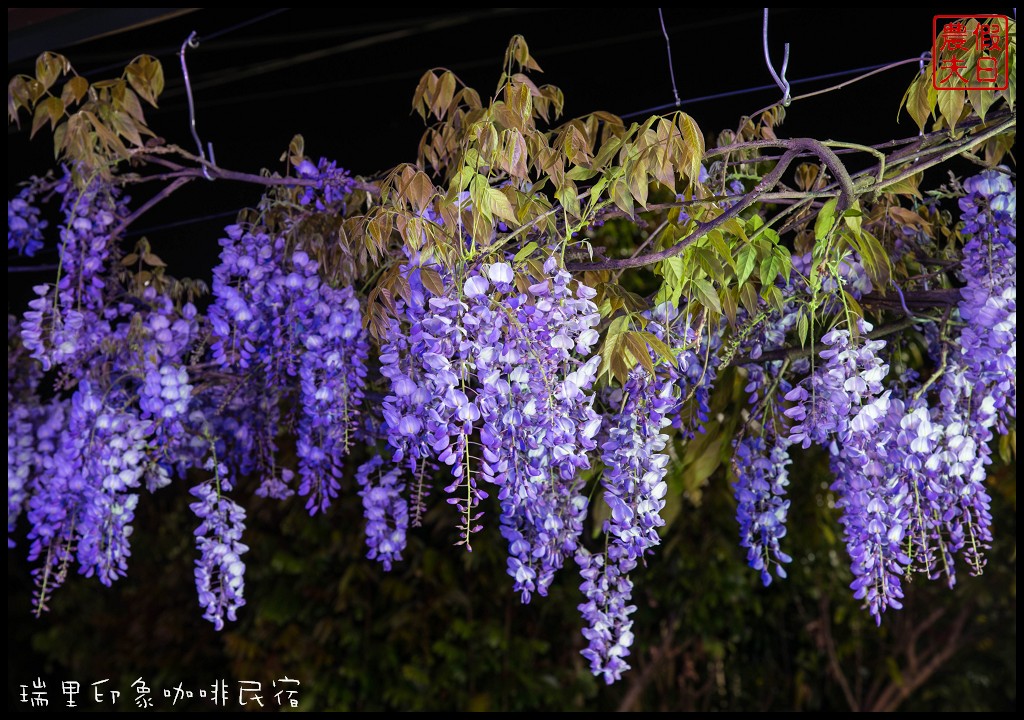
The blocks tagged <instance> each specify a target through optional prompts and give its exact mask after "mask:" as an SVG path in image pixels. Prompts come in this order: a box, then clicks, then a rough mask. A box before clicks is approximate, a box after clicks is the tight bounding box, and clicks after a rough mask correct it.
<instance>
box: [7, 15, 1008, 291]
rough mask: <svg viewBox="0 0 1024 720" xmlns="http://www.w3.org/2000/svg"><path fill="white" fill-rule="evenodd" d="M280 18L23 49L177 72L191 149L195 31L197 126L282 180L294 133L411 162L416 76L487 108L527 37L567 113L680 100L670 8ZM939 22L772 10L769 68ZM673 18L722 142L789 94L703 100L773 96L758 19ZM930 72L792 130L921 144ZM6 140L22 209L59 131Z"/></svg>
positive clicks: (194, 253) (102, 20) (191, 230)
mask: <svg viewBox="0 0 1024 720" xmlns="http://www.w3.org/2000/svg"><path fill="white" fill-rule="evenodd" d="M134 10H137V11H142V10H146V9H134ZM964 11H965V8H962V7H959V8H956V9H955V10H952V11H949V12H961V13H962V12H964ZM1005 11H1006V12H1011V11H1010V10H1009V9H1006V10H1005ZM23 12H30V13H31V12H36V11H31V10H28V11H23ZM268 12H269V10H268V9H263V8H260V9H250V10H241V11H239V10H215V9H203V10H199V11H196V12H192V13H187V14H184V15H179V16H177V17H173V18H171V19H169V20H165V21H162V22H158V23H154V24H149V25H146V26H143V27H140V28H138V29H134V30H128V31H122V32H118V33H116V34H112V35H107V36H104V37H101V38H100V39H94V40H88V41H84V42H78V43H75V44H68V43H69V42H70V40H71V39H74V38H82V37H89V36H91V35H95V34H96V33H98V32H102V31H107V30H110V29H111V28H114V27H117V26H119V25H124V24H131V23H134V22H137V21H138V18H137V17H134V16H130V15H129V14H128V11H127V10H116V9H109V8H108V9H106V13H103V12H100V11H95V10H81V11H78V12H77V13H72V14H70V15H64V16H62V17H58V18H56V19H50V20H48V21H44V22H42V23H39V24H36V25H31V26H28V27H24V28H23V27H20V25H19V23H18V22H16V20H19V19H20V18H19V17H18V16H16V14H14V13H13V12H12V11H10V10H9V13H8V20H9V23H8V28H9V30H8V41H9V44H8V47H9V54H11V53H20V54H21V55H22V56H24V58H33V57H34V56H35V54H37V53H38V52H40V51H42V50H44V49H51V50H55V51H59V52H62V53H64V54H66V55H67V57H68V58H69V59H70V60H71V62H72V64H73V65H74V66H75V67H76V69H77V70H78V71H79V72H80V73H81V74H83V75H85V76H86V77H88V78H89V79H90V80H95V79H99V78H103V77H109V76H111V75H112V74H115V73H118V72H119V70H120V68H121V67H123V65H124V64H125V63H127V62H128V61H129V60H130V59H131V58H132V57H134V56H135V55H138V54H141V53H150V54H154V55H156V56H157V57H159V58H160V59H161V61H163V63H164V67H165V73H166V77H167V88H166V91H165V93H164V96H163V97H162V99H161V104H160V109H159V110H149V111H148V112H147V117H148V119H149V122H150V125H151V127H153V128H154V129H155V130H156V132H157V133H158V134H160V135H162V136H164V137H166V138H167V139H168V140H169V141H171V142H177V143H180V144H182V145H183V146H184V147H186V148H188V149H194V143H193V142H192V140H191V138H190V136H189V134H188V111H187V103H186V99H185V94H184V91H183V83H182V74H181V68H180V66H179V64H178V58H177V49H178V47H180V45H181V43H182V41H183V40H184V39H185V38H186V37H188V35H189V33H190V32H191V31H193V30H195V31H196V32H197V33H198V34H199V37H200V45H199V47H198V48H197V49H195V50H190V51H189V52H188V60H189V72H190V75H191V77H192V83H193V88H194V91H195V100H196V106H197V110H196V113H197V115H196V122H197V126H198V130H199V132H200V135H201V137H202V139H203V141H204V143H205V142H207V141H210V142H212V143H213V144H214V149H215V152H216V159H217V162H218V163H219V164H220V165H222V166H223V167H226V168H230V169H234V170H244V171H249V172H257V171H258V170H259V169H260V168H261V167H274V168H278V167H280V166H279V164H278V157H279V156H280V154H281V152H282V151H283V150H284V149H285V148H286V147H287V145H288V141H289V140H290V138H291V137H292V135H293V134H295V133H301V134H303V135H304V136H305V139H306V149H307V154H309V155H311V156H312V157H314V158H316V157H318V156H321V155H323V156H327V157H330V158H332V159H334V160H337V161H338V163H339V164H341V165H342V166H344V167H347V168H349V169H351V170H352V171H353V172H355V173H358V174H371V173H374V172H376V171H380V170H383V169H386V168H388V167H390V166H392V165H394V164H396V163H399V162H403V161H411V160H414V159H415V153H416V144H417V141H418V138H419V135H420V133H421V132H422V128H423V125H422V123H421V121H420V118H419V117H418V116H415V115H412V114H411V112H410V100H411V97H412V92H413V89H414V88H415V86H416V82H417V80H418V78H419V76H420V75H421V74H422V73H423V71H424V70H426V69H428V68H431V67H447V68H450V69H452V70H454V71H455V72H456V73H457V74H458V75H459V76H460V77H461V78H462V79H463V80H464V81H465V82H466V83H467V84H469V85H471V86H473V87H475V88H477V89H478V90H479V91H480V93H481V95H482V96H483V97H484V98H485V99H486V97H487V96H488V95H489V94H490V93H491V92H493V88H494V86H495V83H496V81H497V77H498V73H499V72H500V63H501V58H502V54H503V52H504V49H505V46H506V44H507V42H508V39H509V38H510V37H511V36H512V35H513V34H515V33H520V34H523V35H524V36H525V37H526V39H527V41H528V42H529V44H530V49H531V52H532V54H533V55H534V57H535V58H536V59H537V60H538V61H539V63H540V64H541V66H542V67H543V68H544V70H545V73H544V74H543V76H541V78H540V80H541V81H542V82H549V83H553V84H555V85H558V86H560V87H561V88H562V90H563V91H564V93H565V96H566V116H567V117H571V116H574V115H579V114H583V113H585V112H589V111H591V110H595V109H604V110H608V111H611V112H614V113H617V114H621V115H627V114H630V113H635V112H637V111H641V110H645V109H647V108H651V107H653V106H658V105H664V104H666V103H671V102H672V100H673V97H672V87H671V82H670V79H669V69H668V62H667V58H666V52H665V43H664V39H663V37H662V34H661V29H660V26H659V22H658V11H657V8H634V9H631V10H630V11H629V12H628V13H627V12H624V11H623V9H621V8H619V9H616V10H606V9H588V10H579V9H568V8H550V9H548V8H507V9H497V10H496V9H436V10H427V9H421V10H413V11H410V10H405V9H402V10H398V9H396V8H388V9H386V10H385V9H381V8H379V7H376V6H373V5H370V6H364V7H360V8H358V9H352V10H347V11H345V12H344V13H342V12H340V11H335V12H329V13H325V12H324V11H321V10H314V9H309V8H292V9H287V10H283V11H281V12H278V13H277V14H274V15H273V16H271V17H265V16H266V14H267V13H268ZM936 12H943V10H942V9H934V8H932V9H928V10H921V9H900V8H897V9H890V10H888V11H886V12H885V13H881V12H879V11H877V10H864V9H852V8H851V9H841V10H839V9H827V10H826V9H818V10H810V9H785V8H780V9H773V10H772V13H771V22H770V27H769V38H770V44H771V48H772V52H773V58H774V59H775V61H776V63H780V62H781V57H782V46H783V43H784V42H789V43H790V44H791V59H790V64H789V71H788V77H789V79H790V80H791V81H794V86H793V93H794V95H799V94H800V93H803V92H808V91H810V90H815V89H819V88H822V87H827V86H828V85H831V84H834V83H836V82H839V81H841V80H844V79H848V78H849V77H850V76H844V77H839V78H836V79H832V80H822V81H817V82H807V83H801V82H799V80H800V79H802V78H808V77H813V76H819V75H823V74H827V73H838V72H843V71H848V70H852V69H855V68H861V67H865V66H871V65H876V64H880V63H886V62H891V61H896V60H900V59H904V58H910V57H916V56H918V55H919V54H920V53H921V52H922V51H924V50H927V49H928V48H929V47H930V44H931V40H932V15H933V13H936ZM253 20H255V22H250V21H253ZM246 22H249V24H246V25H245V26H244V27H238V28H237V29H234V30H231V31H230V32H225V33H223V34H219V35H218V33H220V32H221V31H223V30H225V29H228V28H232V27H234V26H236V25H239V24H244V23H246ZM665 22H666V26H667V29H668V32H669V35H670V37H671V40H672V53H673V58H674V63H675V72H676V77H677V81H678V86H679V93H680V95H681V97H682V99H683V108H684V109H685V110H686V111H687V112H689V113H690V114H691V115H693V116H694V118H695V119H696V120H697V122H698V124H699V125H700V126H701V128H702V129H703V130H704V132H705V135H706V136H707V138H708V141H709V144H711V142H712V141H713V138H714V137H715V135H717V133H718V131H719V130H720V129H722V128H725V127H735V126H736V123H737V119H738V118H739V117H740V116H741V115H743V114H745V113H749V112H752V111H755V110H757V109H758V108H760V107H763V106H765V105H767V104H769V103H770V102H772V101H773V100H775V99H777V98H778V97H779V95H780V93H779V91H778V90H777V89H776V88H774V86H773V87H771V88H769V89H764V90H758V91H753V92H746V93H742V94H738V95H734V96H731V97H725V98H719V99H714V100H695V98H702V97H704V96H708V95H714V94H719V93H728V92H732V91H740V90H743V89H745V88H751V87H756V86H762V85H770V84H771V82H772V81H771V77H770V75H769V73H768V71H767V68H766V67H765V63H764V58H763V54H762V49H761V13H760V10H759V9H756V8H755V9H742V10H738V9H719V8H715V9H703V10H682V9H666V10H665ZM12 28H13V30H12ZM204 37H205V38H210V39H208V40H203V38H204ZM51 43H52V44H51ZM309 56H316V57H315V59H311V58H310V57H309ZM31 62H32V61H31V59H17V58H14V59H10V58H9V64H8V74H9V75H13V74H15V73H18V72H27V71H29V70H30V68H31V67H32V66H31ZM97 70H102V72H96V71H97ZM916 70H917V66H916V65H907V66H904V67H901V68H898V69H896V70H893V71H890V72H887V73H884V74H881V75H879V76H876V77H874V78H871V79H869V80H866V81H864V82H861V83H859V84H856V85H854V86H852V87H850V88H848V89H844V90H842V91H839V92H835V93H830V94H828V95H824V96H820V97H818V98H814V99H809V100H806V101H801V102H798V103H795V104H794V105H792V106H791V107H790V109H789V113H788V116H787V120H786V123H785V125H784V126H783V127H782V128H781V129H780V131H779V133H780V135H785V136H789V137H796V136H814V137H817V138H819V139H843V140H850V141H856V142H862V143H870V142H880V141H883V140H887V139H891V138H894V137H903V136H907V135H911V134H914V133H915V132H916V126H914V124H913V123H912V122H911V121H910V119H909V118H908V117H907V116H906V113H904V114H903V115H902V117H901V119H900V121H899V123H897V120H896V112H897V108H898V106H899V101H900V98H901V97H902V93H903V91H904V90H905V88H906V87H907V85H908V84H909V82H910V81H911V79H912V78H913V75H914V72H915V71H916ZM23 125H24V124H23ZM7 144H8V165H7V167H8V195H9V196H10V195H12V194H13V193H14V192H15V190H14V189H13V187H14V183H16V182H17V181H19V180H21V179H23V178H25V177H27V176H28V175H30V174H32V173H40V172H43V171H45V169H46V168H47V167H49V163H51V162H52V154H51V145H50V142H49V138H48V137H45V133H44V134H42V135H41V136H40V137H37V138H36V140H35V141H34V142H32V143H29V141H28V134H27V132H26V130H25V129H24V127H23V129H22V130H21V131H20V132H19V131H16V130H15V129H14V127H13V126H11V128H10V129H9V132H8V141H7ZM854 162H856V161H854ZM136 196H137V197H141V196H142V193H141V192H139V191H136ZM258 196H259V192H258V190H257V189H255V188H252V187H247V186H242V185H237V184H236V185H231V184H228V183H218V184H217V186H216V187H213V186H210V185H207V184H204V183H198V182H197V183H192V184H191V185H190V186H188V187H186V188H184V189H183V190H182V191H180V192H179V193H177V194H176V195H175V196H174V197H173V198H172V199H171V200H169V201H167V202H166V203H165V204H164V205H163V206H161V207H160V208H158V210H157V211H156V212H154V213H152V214H151V216H149V217H147V218H143V219H142V220H140V221H139V222H138V223H137V225H136V226H135V230H136V231H138V230H146V229H149V228H153V227H154V226H160V225H163V224H165V223H168V222H175V221H182V220H188V219H191V218H195V217H200V216H207V215H216V214H221V213H231V212H233V211H237V210H238V209H239V208H241V207H243V206H246V205H251V204H253V203H255V202H256V200H257V199H258ZM226 222H230V218H218V219H216V220H213V221H207V222H203V223H191V224H187V225H184V226H181V227H178V228H176V229H174V230H170V231H161V232H150V233H148V235H149V237H150V239H151V240H152V241H153V242H154V245H155V247H156V248H157V249H158V252H160V254H161V255H162V256H164V257H165V259H166V260H168V261H169V262H171V263H172V270H173V269H174V267H175V261H178V262H186V261H188V260H190V259H191V260H192V261H193V262H191V263H189V265H190V266H189V267H188V268H187V272H189V273H199V274H202V273H203V272H204V270H202V269H199V268H197V267H194V266H195V265H196V262H195V260H196V259H197V258H199V257H206V256H207V253H210V252H215V249H216V243H215V240H216V238H217V237H218V232H219V228H220V227H221V226H222V225H224V224H225V223H226ZM212 258H213V256H212V255H209V259H210V260H212ZM18 262H20V261H19V260H18V259H17V258H10V259H9V263H10V264H17V263H18ZM179 269H181V268H180V266H179ZM206 272H208V269H207V270H206ZM20 279H21V278H19V280H20ZM40 279H41V278H38V277H37V278H34V279H33V280H32V281H33V282H38V281H39V280H40ZM12 301H13V298H12V297H11V296H10V295H9V302H12Z"/></svg>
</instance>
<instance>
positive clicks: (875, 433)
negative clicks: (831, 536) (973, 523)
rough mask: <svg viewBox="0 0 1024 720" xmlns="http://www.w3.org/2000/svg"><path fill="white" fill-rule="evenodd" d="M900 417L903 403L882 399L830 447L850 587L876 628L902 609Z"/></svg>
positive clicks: (904, 513)
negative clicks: (885, 615) (896, 452)
mask: <svg viewBox="0 0 1024 720" xmlns="http://www.w3.org/2000/svg"><path fill="white" fill-rule="evenodd" d="M902 417H903V406H902V402H901V401H899V400H890V398H889V395H888V393H886V394H883V395H882V396H880V397H879V398H878V399H877V400H875V401H874V402H872V403H871V404H868V405H865V406H863V407H861V409H860V410H859V411H858V413H857V415H855V416H854V418H853V420H852V421H851V422H850V426H851V429H850V431H849V432H847V433H845V434H846V439H845V440H844V441H843V442H842V444H839V443H838V442H837V443H834V444H833V446H832V469H833V472H834V473H835V476H836V480H835V482H834V483H833V484H832V490H833V492H835V493H836V495H837V500H836V507H838V508H839V509H840V510H841V511H842V515H841V516H840V518H839V523H840V524H841V525H842V526H843V534H844V538H845V540H846V547H847V551H848V552H849V554H850V558H851V561H852V563H851V565H850V569H851V570H852V572H853V575H854V581H853V583H852V584H851V586H850V587H851V588H852V589H853V591H854V597H855V598H858V599H862V600H864V602H865V604H867V606H868V609H869V610H870V612H871V614H872V615H873V616H874V617H875V621H876V622H877V623H879V624H881V622H882V612H883V611H884V610H885V609H886V608H887V607H894V608H897V609H899V608H901V607H903V605H902V602H901V600H902V598H903V586H902V577H903V575H904V574H905V568H906V567H907V566H908V565H910V563H911V558H910V557H909V556H908V555H907V547H906V541H905V539H906V537H907V534H908V532H909V531H910V528H911V518H910V516H909V512H908V509H907V502H906V501H907V495H908V492H909V485H908V483H906V482H905V481H904V479H903V478H902V477H901V476H900V475H899V474H897V473H895V472H893V465H895V464H896V463H894V462H893V460H892V458H891V457H890V454H891V453H892V450H890V448H893V447H895V446H896V445H897V436H898V434H899V429H900V428H899V421H900V419H901V418H902ZM897 458H898V456H897Z"/></svg>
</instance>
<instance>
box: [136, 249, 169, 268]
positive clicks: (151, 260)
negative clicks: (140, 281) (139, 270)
mask: <svg viewBox="0 0 1024 720" xmlns="http://www.w3.org/2000/svg"><path fill="white" fill-rule="evenodd" d="M142 261H143V262H144V263H146V264H147V265H149V266H150V267H167V263H165V262H164V261H163V260H161V259H160V258H159V257H158V256H156V255H154V254H153V253H151V252H147V253H145V254H144V255H143V256H142Z"/></svg>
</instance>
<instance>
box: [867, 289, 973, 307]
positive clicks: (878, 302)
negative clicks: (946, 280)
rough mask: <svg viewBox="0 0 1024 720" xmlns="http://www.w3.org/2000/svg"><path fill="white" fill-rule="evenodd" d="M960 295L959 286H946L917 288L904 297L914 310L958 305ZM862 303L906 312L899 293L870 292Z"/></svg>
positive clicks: (908, 305)
mask: <svg viewBox="0 0 1024 720" xmlns="http://www.w3.org/2000/svg"><path fill="white" fill-rule="evenodd" d="M960 297H961V296H960V290H958V289H957V288H944V289H941V290H917V291H915V292H914V293H907V295H906V296H905V297H904V299H905V300H906V304H907V307H908V308H911V309H914V310H938V309H940V308H947V307H952V306H954V305H956V304H957V303H959V302H960ZM862 304H863V305H870V306H872V307H879V308H885V309H886V310H893V311H896V312H904V310H903V303H902V302H901V301H900V298H899V296H897V295H881V294H879V293H877V292H872V293H868V294H867V295H865V296H864V297H863V298H862Z"/></svg>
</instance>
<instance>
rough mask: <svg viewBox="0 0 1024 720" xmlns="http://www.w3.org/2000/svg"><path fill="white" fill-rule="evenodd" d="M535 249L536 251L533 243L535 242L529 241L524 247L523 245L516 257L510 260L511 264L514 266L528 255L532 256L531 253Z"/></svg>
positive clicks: (535, 245)
mask: <svg viewBox="0 0 1024 720" xmlns="http://www.w3.org/2000/svg"><path fill="white" fill-rule="evenodd" d="M536 249H537V243H535V242H533V241H532V240H531V241H530V242H528V243H527V244H526V245H524V246H523V247H522V248H520V249H519V252H517V253H516V256H515V257H514V258H512V262H513V263H514V264H516V265H518V264H519V263H521V262H522V261H523V260H525V259H526V258H528V257H530V255H532V254H533V251H534V250H536Z"/></svg>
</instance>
